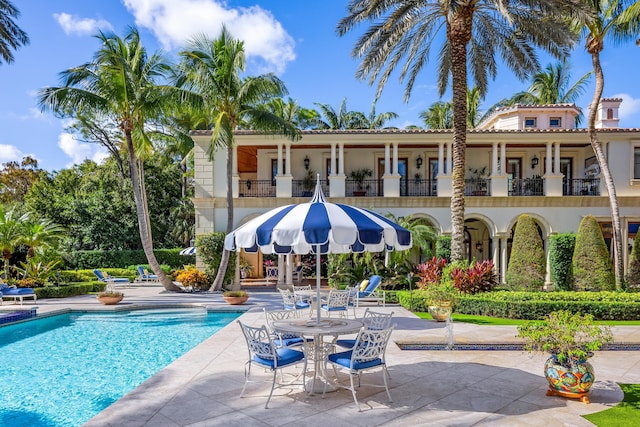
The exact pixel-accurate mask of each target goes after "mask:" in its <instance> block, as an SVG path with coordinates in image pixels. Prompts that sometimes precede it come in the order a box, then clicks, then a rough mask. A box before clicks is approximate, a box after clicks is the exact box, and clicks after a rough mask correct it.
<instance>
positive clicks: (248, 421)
mask: <svg viewBox="0 0 640 427" xmlns="http://www.w3.org/2000/svg"><path fill="white" fill-rule="evenodd" d="M124 292H125V294H126V297H125V300H124V301H123V302H122V303H120V304H119V305H118V306H115V307H116V309H124V308H126V307H132V306H137V305H147V304H150V305H158V304H166V305H173V304H197V305H206V306H209V307H211V308H212V309H228V308H229V307H230V306H227V305H226V304H225V303H224V301H223V300H222V297H221V295H220V294H205V293H203V294H173V293H165V292H163V290H162V288H160V287H158V286H144V287H131V288H125V289H124ZM250 292H251V291H250ZM279 302H280V298H279V296H278V295H277V294H276V293H275V292H253V293H252V296H251V298H250V300H249V303H248V304H246V305H244V306H242V309H246V310H248V311H246V313H244V314H243V315H242V317H241V320H242V321H243V322H246V323H249V324H253V325H260V324H262V323H264V316H263V313H262V308H263V307H267V308H271V309H275V308H279ZM29 305H31V304H30V303H29V302H27V303H25V307H27V306H29ZM37 305H38V307H39V308H38V313H40V314H44V313H53V312H56V311H59V310H65V309H69V308H70V309H77V310H86V309H99V310H105V309H112V308H108V307H106V306H100V305H98V303H97V302H96V301H95V297H91V296H82V297H74V298H67V299H64V300H41V301H38V304H37ZM10 306H11V304H10V303H9V304H5V305H4V306H3V309H5V310H6V309H7V308H9V307H10ZM380 310H388V311H393V312H394V319H395V320H394V321H395V323H396V324H397V329H396V330H394V332H393V334H392V336H391V341H392V342H390V344H389V347H388V350H387V363H388V366H389V371H390V374H391V379H390V383H389V385H390V392H391V396H392V397H393V402H389V401H388V399H387V396H386V393H385V392H384V389H379V388H375V389H374V388H370V387H366V386H364V385H363V387H362V388H361V389H360V390H359V392H358V399H359V400H360V404H361V407H362V412H358V411H357V409H356V407H355V405H354V402H353V399H352V397H351V393H350V392H349V391H348V390H339V391H337V392H335V393H328V394H327V395H326V397H325V398H322V397H321V395H311V396H310V395H307V394H306V393H305V392H304V391H303V390H301V389H298V388H291V389H286V388H285V389H280V390H276V392H274V397H273V398H272V399H271V402H270V405H269V409H266V410H265V409H264V403H265V400H266V398H267V396H268V392H269V384H267V383H264V384H250V385H249V386H248V388H247V392H246V393H245V397H244V398H242V399H240V398H239V397H238V396H239V394H240V390H241V389H242V386H243V384H244V362H245V361H246V359H247V350H246V344H245V341H244V338H243V337H242V333H241V331H240V327H239V326H238V325H237V324H236V323H235V322H233V323H232V324H230V325H228V326H227V327H225V328H223V329H222V330H221V331H220V332H218V333H217V334H215V335H213V336H212V337H211V338H209V339H208V340H206V341H205V342H203V343H202V344H200V345H199V346H197V347H196V348H194V349H193V350H191V351H190V352H188V353H187V354H185V355H184V356H183V357H181V358H179V359H178V360H176V361H175V362H173V363H172V364H171V365H169V366H168V367H166V368H165V369H163V370H162V371H160V372H159V373H158V374H157V375H155V376H154V377H152V378H150V379H149V380H147V381H146V382H145V383H143V384H142V385H141V386H140V387H138V388H137V389H135V390H134V391H132V392H130V393H129V394H127V395H126V396H124V397H123V398H122V399H120V400H119V401H117V402H116V403H114V404H113V405H111V406H110V407H108V408H107V409H105V410H104V411H102V412H101V413H99V414H98V415H97V416H96V417H94V418H93V419H92V420H90V421H89V422H87V423H86V424H85V425H86V426H87V427H94V426H95V427H98V426H99V427H103V426H119V427H123V426H126V427H129V426H149V427H165V426H166V427H175V426H218V425H219V426H242V427H246V426H300V425H304V426H305V427H311V426H323V427H324V426H331V427H339V426H509V427H513V426H589V425H592V424H591V423H589V422H588V421H586V420H585V419H583V418H582V417H581V416H580V415H582V414H587V413H592V412H599V411H602V410H604V409H606V408H609V407H611V406H615V405H616V404H617V403H618V402H619V401H620V400H621V399H622V392H621V391H620V389H619V387H618V386H617V384H616V383H618V382H622V383H640V352H633V351H606V352H605V351H601V352H598V353H596V355H595V356H594V357H593V358H592V359H590V362H591V364H592V365H593V366H594V368H595V371H596V376H597V378H596V383H595V384H594V386H593V388H592V391H591V394H590V399H591V404H589V405H585V404H583V403H581V402H579V401H576V400H569V399H565V398H561V397H547V396H545V390H546V388H547V383H546V380H545V379H544V376H543V374H542V366H543V364H544V361H545V359H546V356H545V355H542V354H539V355H530V354H528V353H525V352H522V351H456V350H453V351H425V350H413V351H409V350H400V348H399V347H398V346H397V344H396V343H398V342H414V343H416V342H417V343H446V340H447V335H446V333H445V326H444V324H442V323H436V322H433V321H424V320H421V319H418V318H417V317H415V316H414V315H413V314H411V313H410V312H408V311H407V310H405V309H403V308H402V307H400V306H391V305H388V306H387V307H386V308H385V309H382V308H380ZM362 312H364V308H360V309H359V314H358V315H361V313H362ZM453 330H454V338H455V342H456V343H509V342H516V339H515V335H516V329H515V327H511V326H474V325H468V324H454V325H453ZM614 334H615V337H616V341H617V342H625V343H640V328H636V327H619V328H615V329H614ZM254 373H260V371H259V370H255V372H254ZM369 375H370V377H369V378H370V380H371V381H377V380H379V379H380V378H381V377H380V374H379V373H378V372H374V373H372V374H369ZM264 377H265V379H268V378H269V376H267V375H265V376H264ZM343 378H346V377H343ZM363 382H366V378H365V381H363Z"/></svg>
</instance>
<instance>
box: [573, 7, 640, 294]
mask: <svg viewBox="0 0 640 427" xmlns="http://www.w3.org/2000/svg"><path fill="white" fill-rule="evenodd" d="M584 3H585V5H586V7H587V8H588V11H589V12H590V13H591V15H590V16H587V17H586V19H585V20H581V21H578V22H579V25H581V26H582V25H583V32H584V34H585V39H586V43H585V47H586V49H587V52H588V53H589V54H590V55H591V63H592V64H593V73H594V75H595V80H596V84H595V89H594V91H593V99H592V101H591V104H590V107H589V117H588V119H587V125H588V132H589V140H590V141H591V148H592V149H593V152H594V154H595V156H596V159H597V160H598V166H600V173H601V175H602V177H603V178H604V182H605V186H606V188H607V193H608V194H609V208H610V211H611V223H612V229H613V230H612V231H613V247H614V250H613V259H614V263H613V264H614V272H615V285H616V289H618V290H620V289H622V288H623V284H624V281H623V276H624V257H623V254H624V252H623V241H622V225H621V223H620V209H619V207H618V197H617V195H616V188H615V183H614V180H613V176H612V175H611V171H610V170H609V164H608V162H607V157H606V156H605V153H604V150H603V149H602V144H601V143H600V140H599V139H598V131H597V130H596V114H597V111H598V108H599V106H600V101H601V100H602V91H603V89H604V72H603V71H602V65H601V63H600V53H601V52H602V51H603V50H604V41H605V39H609V40H610V41H611V42H612V43H613V44H614V46H615V45H618V44H621V43H623V42H628V41H632V40H636V39H637V37H638V33H639V32H640V3H638V2H637V1H635V0H602V1H601V0H591V1H586V2H584Z"/></svg>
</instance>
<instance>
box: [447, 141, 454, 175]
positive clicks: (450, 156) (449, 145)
mask: <svg viewBox="0 0 640 427" xmlns="http://www.w3.org/2000/svg"><path fill="white" fill-rule="evenodd" d="M452 144H453V143H451V142H447V169H446V175H449V176H451V173H452V172H451V168H452V166H453V162H452V160H451V159H452V156H453V155H452V151H451V150H452Z"/></svg>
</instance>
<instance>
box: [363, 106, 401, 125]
mask: <svg viewBox="0 0 640 427" xmlns="http://www.w3.org/2000/svg"><path fill="white" fill-rule="evenodd" d="M398 117H399V116H398V114H397V113H394V112H393V111H387V112H386V113H379V114H376V103H375V101H374V102H373V103H372V104H371V111H369V115H368V116H367V117H366V121H365V124H366V125H367V129H383V128H384V125H385V124H386V123H387V122H388V121H389V120H395V119H397V118H398Z"/></svg>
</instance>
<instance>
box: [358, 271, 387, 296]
mask: <svg viewBox="0 0 640 427" xmlns="http://www.w3.org/2000/svg"><path fill="white" fill-rule="evenodd" d="M381 281H382V277H380V276H377V275H373V276H371V277H370V278H369V284H368V285H367V287H366V288H365V289H364V291H362V292H360V293H359V294H358V296H359V297H360V298H364V297H368V296H369V295H371V293H372V292H373V291H375V290H376V288H377V287H378V285H380V282H381Z"/></svg>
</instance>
